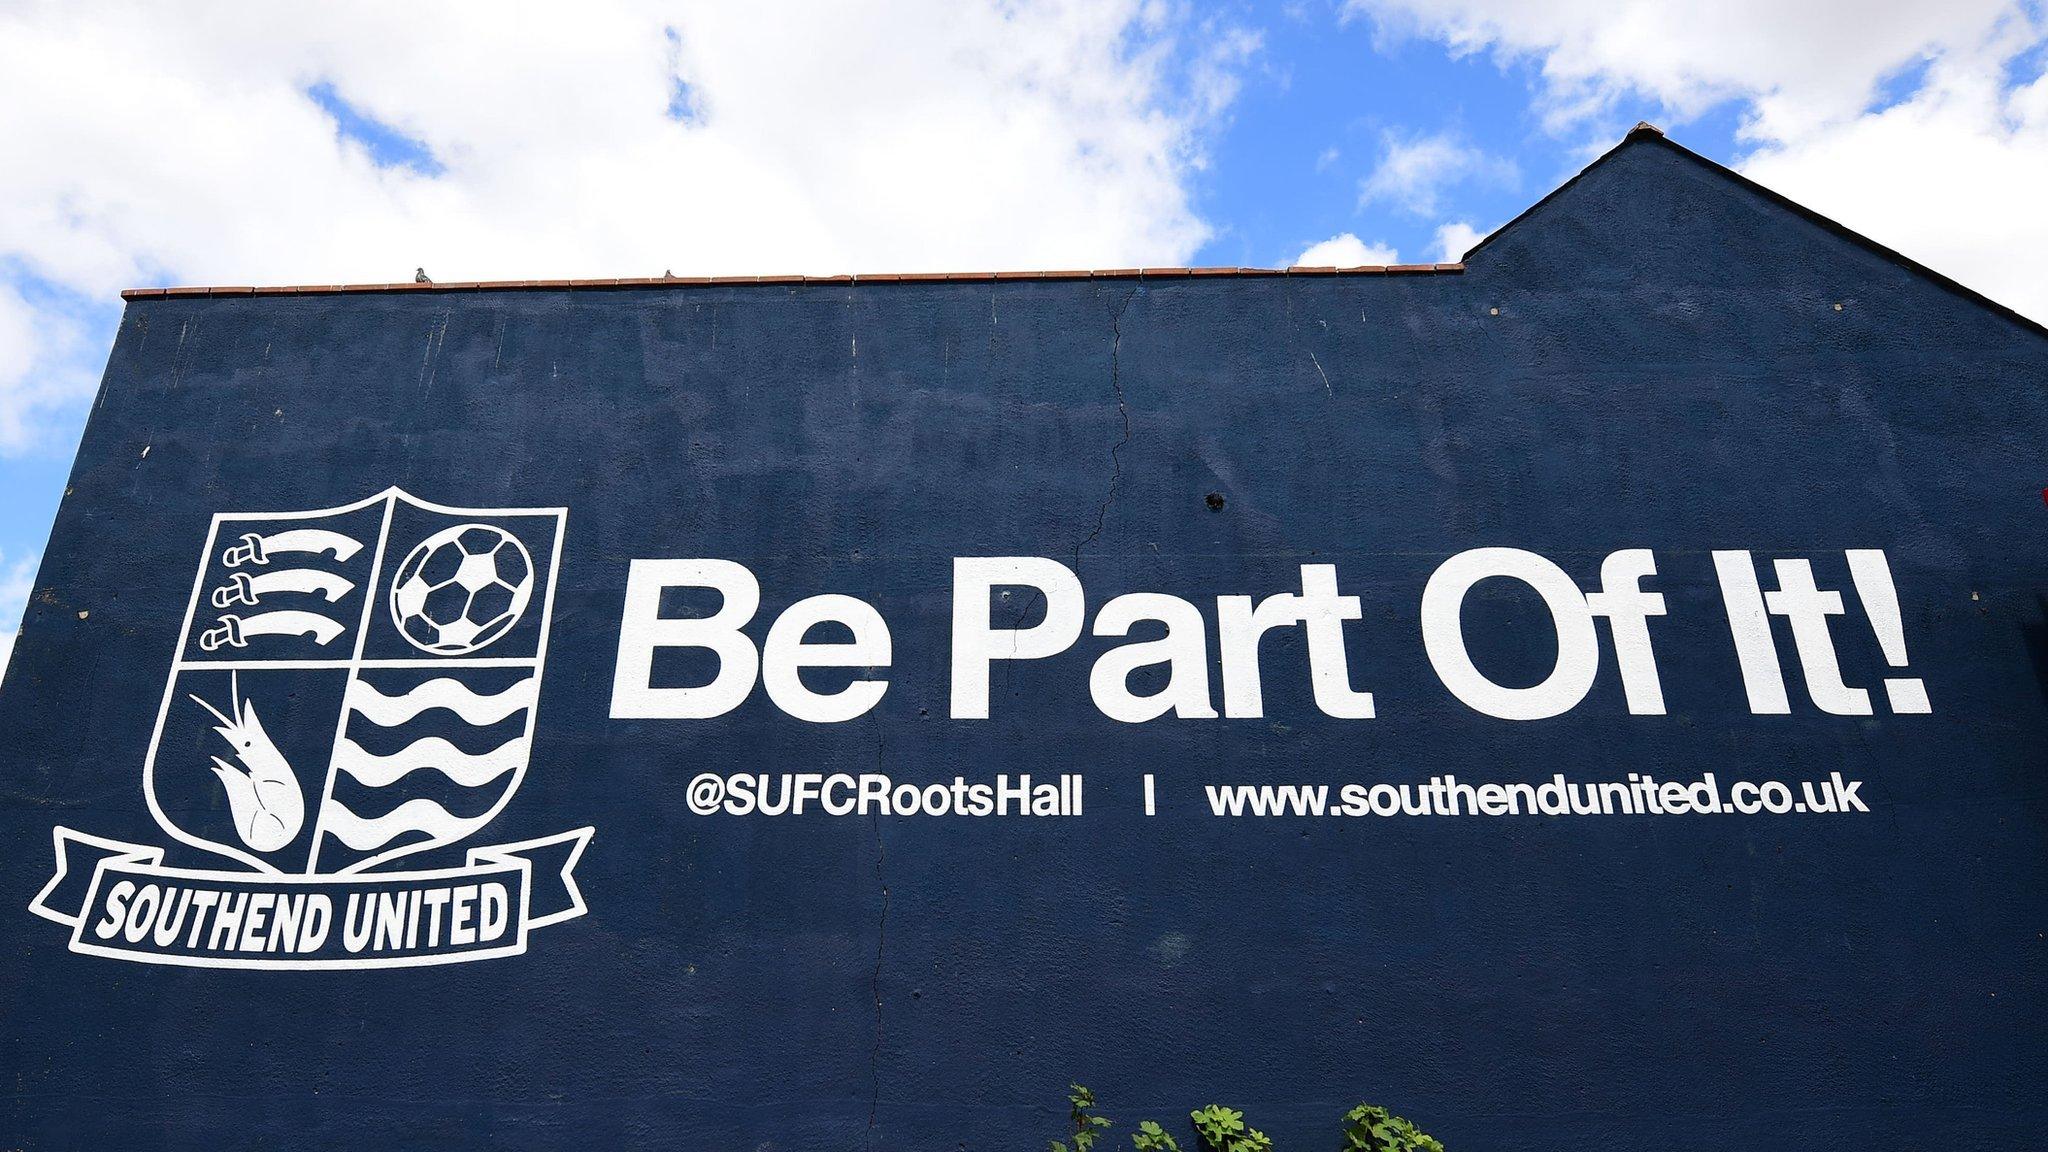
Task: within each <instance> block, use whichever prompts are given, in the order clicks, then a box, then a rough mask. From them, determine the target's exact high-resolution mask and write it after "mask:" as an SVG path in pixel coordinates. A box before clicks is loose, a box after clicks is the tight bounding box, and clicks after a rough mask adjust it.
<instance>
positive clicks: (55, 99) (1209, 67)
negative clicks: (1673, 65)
mask: <svg viewBox="0 0 2048 1152" xmlns="http://www.w3.org/2000/svg"><path fill="white" fill-rule="evenodd" d="M1257 51H1258V40H1257V38H1256V37H1255V36H1253V35H1251V34H1249V33H1246V32H1244V31H1242V30H1240V29H1236V28H1234V27H1228V26H1221V25H1219V24H1218V23H1217V22H1216V21H1214V20H1210V21H1206V22H1202V23H1194V22H1192V18H1191V17H1189V16H1187V15H1186V14H1185V13H1183V12H1182V11H1181V10H1180V9H1178V8H1176V7H1172V6H1168V5H1166V4H1163V3H1158V2H1156V0H1111V2H1109V3H1083V2H1081V0H974V2H956V0H886V2H883V3H876V4H864V5H859V6H854V5H845V4H839V3H831V2H827V0H814V2H811V3H804V4H789V5H778V6H776V7H775V8H773V9H763V8H762V7H760V6H759V5H756V4H752V3H747V2H744V0H726V2H721V3H702V4H693V5H690V6H688V7H686V8H680V9H678V10H676V11H675V12H672V13H671V12H664V11H662V10H660V9H659V8H658V7H657V6H655V5H653V4H651V3H649V4H642V3H636V2H630V0H614V2H609V3H595V4H582V5H576V6H573V7H565V8H560V9H553V8H542V7H527V6H504V5H499V4H491V3H471V4H448V5H438V4H436V5H419V4H411V3H396V2H386V3H374V4H352V5H327V6H316V7H313V8H296V7H293V8H287V7H280V6H277V5H271V4H261V3H244V4H224V5H214V6H207V7H202V8H198V9H190V8H182V7H177V6H171V5H163V4H154V3H141V2H134V0H126V2H124V0H95V2H90V3H45V4H29V5H26V6H22V7H15V8H12V9H9V10H8V11H6V12H5V13H4V14H0V139H5V140H7V141H8V152H9V155H10V156H12V157H13V158H14V160H13V161H12V162H9V163H7V164H4V165H0V284H8V283H11V284H14V285H16V288H17V290H15V291H12V292H11V293H10V294H9V295H7V296H5V297H0V450H7V448H8V447H9V441H8V440H7V437H8V436H10V435H11V436H13V437H14V438H15V439H16V440H19V439H21V438H23V437H25V436H27V435H28V432H27V431H25V430H26V429H30V428H32V427H33V425H34V422H35V420H36V418H37V414H38V411H39V409H41V408H47V407H48V406H49V405H51V404H53V403H59V402H60V401H61V400H62V398H65V397H71V396H73V395H74V394H75V388H73V386H72V384H70V383H67V382H66V381H67V380H68V379H72V378H75V377H76V376H77V374H78V372H79V371H80V368H79V366H78V365H77V364H72V365H70V366H69V372H70V375H69V376H67V375H66V370H65V369H64V367H63V366H61V365H59V366H56V367H53V364H56V362H57V361H59V360H62V358H63V356H64V354H65V349H64V347H63V345H62V343H61V342H58V341H53V340H52V339H51V337H50V335H49V333H50V331H51V330H52V327H51V323H50V319H51V318H50V316H49V315H47V314H39V313H38V312H37V311H36V310H35V309H33V308H30V307H28V305H27V303H26V298H25V297H24V295H23V293H22V292H21V291H19V290H18V289H19V287H20V286H21V285H24V284H28V283H30V282H36V283H42V284H47V285H51V286H54V287H55V288H56V289H58V290H60V291H62V292H66V293H74V294H81V295H82V296H84V297H88V298H91V299H94V300H108V301H111V297H112V294H113V293H114V291H115V290H116V289H118V288H121V287H126V286H129V285H132V284H137V283H160V282H164V281H167V280H169V281H181V282H199V283H279V282H287V283H303V282H328V281H346V280H354V281H362V280H372V281H378V280H390V279H404V278H409V276H410V273H411V270H412V268H413V267H414V266H415V265H425V266H426V267H427V269H428V270H429V271H430V272H431V273H432V274H433V275H434V276H435V277H436V278H438V279H442V280H466V279H483V278H539V277H568V276H621V275H656V274H659V273H660V272H661V271H662V269H664V268H673V269H675V270H676V271H677V273H678V274H718V273H761V272H844V271H890V270H914V269H931V268H946V269H999V268H1017V267H1072V266H1090V265H1093V266H1127V265H1143V264H1179V263H1186V262H1187V261H1188V259H1189V257H1191V256H1192V255H1193V253H1194V251H1195V249H1196V248H1197V247H1198V246H1199V245H1200V244H1201V243H1202V242H1203V241H1204V240H1205V239H1206V238H1207V237H1208V235H1209V228H1208V226H1207V225H1206V224H1205V223H1204V222H1203V220H1202V219H1200V217H1199V216H1198V215H1197V214H1196V211H1195V209H1194V207H1193V204H1192V201H1191V198H1190V194H1189V182H1190V179H1191V175H1192V173H1193V172H1195V171H1196V170H1197V169H1198V167H1199V166H1200V164H1201V161H1202V144H1203V140H1204V138H1205V133H1206V132H1207V131H1208V130H1209V129H1210V128H1211V127H1212V126H1214V125H1215V124H1216V122H1217V121H1218V120H1219V118H1220V117H1222V116H1223V115H1225V114H1226V110H1227V106H1228V105H1229V103H1230V102H1231V100H1232V98H1233V97H1234V95H1235V92H1236V85H1237V79H1236V77H1237V75H1238V72H1239V71H1240V70H1241V69H1242V67H1243V66H1244V65H1245V63H1246V62H1247V61H1248V60H1249V59H1250V58H1251V57H1252V56H1253V55H1254V54H1255V53H1256V52H1257ZM323 85H324V86H326V88H325V89H323V90H331V91H332V93H333V94H334V95H335V96H336V97H338V98H339V99H340V100H342V101H344V102H346V104H347V105H348V106H350V107H351V108H353V109H355V110H356V111H357V112H359V113H360V114H361V115H362V116H364V117H367V118H369V119H371V120H373V121H375V122H378V123H381V124H383V125H386V126H389V128H390V129H392V130H395V131H396V132H397V133H400V134H402V135H403V136H405V137H409V138H411V139H412V140H414V141H417V142H418V144H419V145H421V146H423V147H424V148H425V149H426V150H427V151H428V152H429V153H430V154H431V157H432V161H433V163H431V164H424V165H411V166H407V165H397V166H393V165H380V164H379V163H378V162H377V160H376V159H375V158H374V157H373V153H372V150H371V149H369V148H368V147H366V146H365V145H364V143H362V142H361V141H360V140H358V139H355V138H352V137H351V136H349V135H347V134H345V133H343V132H341V131H340V129H339V127H338V125H337V122H336V120H335V119H334V118H333V117H330V116H329V115H328V113H327V112H326V111H323V109H322V107H321V106H320V105H319V103H317V102H316V100H315V99H314V98H313V97H312V96H311V95H309V90H311V89H314V88H315V87H317V86H323ZM672 109H674V110H676V111H679V112H681V113H682V115H681V116H680V118H679V117H677V116H675V115H671V110H672ZM24 315H27V316H28V317H29V319H28V321H27V322H26V323H25V322H24V321H23V319H22V317H23V316H24ZM62 320H63V317H62V316H59V317H57V321H58V326H59V327H61V323H62ZM24 332H26V335H24ZM91 351H92V352H93V353H94V354H95V355H96V353H97V352H98V351H99V350H97V349H94V350H91ZM81 355H83V354H81ZM97 367H98V365H97V364H96V363H91V364H90V367H89V368H87V369H84V372H85V376H86V378H88V379H89V378H90V377H91V375H92V374H94V373H95V372H96V369H97ZM53 381H54V383H53ZM17 446H18V445H17Z"/></svg>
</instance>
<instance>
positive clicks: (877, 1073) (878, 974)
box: [865, 737, 889, 1148]
mask: <svg viewBox="0 0 2048 1152" xmlns="http://www.w3.org/2000/svg"><path fill="white" fill-rule="evenodd" d="M887 745H888V740H887V738H886V737H878V738H877V739H876V741H875V771H877V772H886V771H888V765H887V762H886V755H885V749H886V748H887ZM869 823H870V826H871V827H873V828H874V830H875V884H876V885H877V886H878V887H880V888H881V890H882V911H881V915H880V917H878V918H877V920H876V921H875V967H874V971H873V972H872V973H871V974H870V975H869V977H868V990H869V993H870V994H871V995H873V996H874V999H875V1043H874V1047H873V1048H872V1049H870V1050H869V1052H868V1127H867V1135H866V1141H865V1142H866V1146H867V1147H869V1148H873V1147H874V1146H875V1118H876V1117H877V1115H879V1114H880V1112H881V1108H882V956H883V952H884V949H885V948H886V946H887V944H888V942H889V882H888V877H887V875H886V874H885V873H884V872H883V867H884V866H885V865H886V864H887V863H888V862H889V854H888V851H887V849H885V848H884V847H883V845H882V815H881V813H879V812H876V813H873V814H872V815H871V816H870V818H869Z"/></svg>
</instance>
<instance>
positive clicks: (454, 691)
mask: <svg viewBox="0 0 2048 1152" xmlns="http://www.w3.org/2000/svg"><path fill="white" fill-rule="evenodd" d="M537 684H538V681H536V680H535V679H534V678H533V677H531V676H529V677H527V678H526V679H524V680H521V681H519V682H518V683H516V684H514V685H512V686H511V687H509V688H506V689H505V690H504V691H502V692H499V693H498V694H496V695H494V696H487V695H484V694H483V693H480V692H478V691H476V690H475V689H473V688H471V687H470V686H469V685H467V684H464V683H463V682H462V681H460V680H453V679H450V678H448V677H446V676H443V677H441V678H439V679H437V680H429V681H427V682H426V683H424V684H421V685H419V686H418V687H415V688H413V689H412V690H411V691H409V692H403V693H400V694H399V695H396V696H386V695H385V694H383V693H382V692H379V691H378V690H377V688H376V686H375V685H373V684H370V683H368V682H367V681H363V680H357V681H355V682H354V683H352V684H350V685H349V686H348V706H349V707H350V708H353V709H355V712H356V714H357V715H359V716H361V717H362V718H363V719H365V720H368V721H369V722H370V723H372V724H375V725H376V726H377V727H379V728H393V727H396V726H398V725H400V724H403V723H405V722H406V721H408V720H411V719H412V718H413V717H415V716H418V715H419V714H420V713H422V712H426V711H428V710H430V709H434V708H446V709H448V710H449V711H450V712H453V713H455V714H456V715H457V716H460V717H462V719H463V720H464V721H465V722H467V723H469V724H473V725H476V726H478V727H482V726H484V725H487V724H496V723H498V722H499V721H501V720H503V719H505V718H506V717H507V716H510V715H512V714H513V713H514V712H517V711H519V710H520V709H522V708H531V707H533V694H534V689H535V687H536V686H537Z"/></svg>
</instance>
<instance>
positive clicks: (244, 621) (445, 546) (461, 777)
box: [143, 488, 567, 875]
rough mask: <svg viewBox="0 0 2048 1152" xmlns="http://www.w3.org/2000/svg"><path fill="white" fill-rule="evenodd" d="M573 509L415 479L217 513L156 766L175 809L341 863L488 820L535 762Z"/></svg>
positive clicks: (207, 825)
mask: <svg viewBox="0 0 2048 1152" xmlns="http://www.w3.org/2000/svg"><path fill="white" fill-rule="evenodd" d="M566 518H567V510H566V509H562V508H452V507H447V506H445V505H440V504H432V503H428V502H427V501H424V500H419V499H416V498H414V497H413V496H411V495H409V494H407V493H405V492H403V491H401V490H399V489H396V488H392V489H389V490H387V491H385V492H383V493H381V494H380V495H377V496H373V497H371V498H369V499H367V500H363V501H360V502H358V503H355V504H350V505H346V506H343V507H338V508H324V509H318V510H314V511H304V512H276V513H240V512H229V513H221V514H219V515H216V516H215V517H214V518H213V525H212V528H211V530H210V531H209V532H208V535H207V540H206V545H205V550H204V552H203V553H202V554H201V556H200V559H199V565H198V575H197V576H196V577H195V579H194V581H193V586H192V599H191V604H190V606H189V607H188V608H187V610H186V614H185V624H184V629H183V632H182V633H181V634H180V636H179V639H178V654H177V657H176V659H175V660H174V661H173V663H172V666H171V672H170V677H169V680H168V683H167V684H166V685H165V689H164V698H163V703H162V705H161V707H160V708H159V711H158V714H157V723H156V730H155V733H154V734H153V735H152V737H151V740H150V748H149V754H148V757H147V759H146V760H145V761H144V764H143V791H144V792H145V793H146V795H147V796H148V799H149V807H150V811H151V813H152V814H153V815H154V816H155V817H156V820H157V822H158V823H159V824H161V825H162V826H163V828H164V830H165V831H166V832H168V833H170V835H172V836H173V837H175V838H176V839H178V840H180V841H182V842H184V843H186V844H189V845H192V846H194V847H197V848H203V849H205V850H207V851H209V852H214V853H218V854H220V855H222V856H226V857H229V858H231V859H234V860H236V861H239V862H241V863H242V864H244V865H247V866H248V867H250V868H252V869H255V870H258V871H263V872H280V873H283V872H300V873H308V874H322V875H327V874H341V873H354V872H362V871H365V870H369V869H374V868H376V867H377V866H379V865H380V864H383V863H385V862H386V861H390V860H396V859H398V858H400V857H405V856H411V855H413V854H415V853H420V852H426V851H430V850H432V849H435V848H440V847H444V846H447V845H451V844H455V843H457V842H458V841H461V840H463V839H465V838H467V837H468V836H469V835H471V834H472V833H474V832H476V831H478V830H479V829H481V828H483V827H484V826H485V825H486V824H489V823H490V822H491V820H492V819H493V818H494V817H496V816H497V814H498V813H499V812H500V811H502V810H503V809H504V807H505V805H506V803H508V802H509V801H510V800H511V798H512V795H513V793H515V792H516V791H518V788H519V782H520V780H521V779H522V778H523V777H524V776H525V773H526V766H527V761H528V757H529V753H530V746H531V743H532V740H533V729H534V718H535V711H536V708H537V705H538V701H539V695H540V678H541V667H542V664H543V662H544V661H545V659H546V656H547V639H548V622H549V618H550V617H551V616H552V614H553V608H554V589H555V576H556V572H557V569H558V568H559V566H560V561H561V542H562V530H563V525H564V522H565V520H566Z"/></svg>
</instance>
